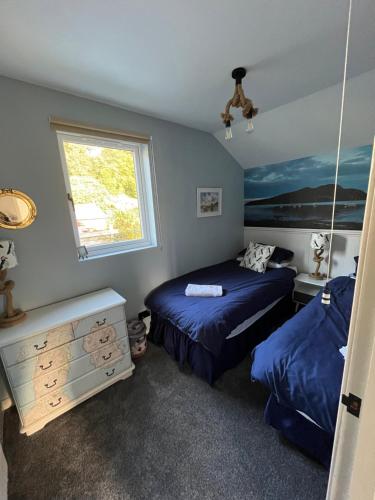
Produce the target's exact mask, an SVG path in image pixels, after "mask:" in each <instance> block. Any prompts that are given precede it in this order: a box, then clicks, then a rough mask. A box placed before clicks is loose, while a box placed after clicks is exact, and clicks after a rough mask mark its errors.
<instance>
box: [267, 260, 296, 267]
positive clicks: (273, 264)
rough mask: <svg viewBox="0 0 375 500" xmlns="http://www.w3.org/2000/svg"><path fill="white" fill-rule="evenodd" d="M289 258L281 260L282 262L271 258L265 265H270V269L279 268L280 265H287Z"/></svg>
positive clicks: (289, 261) (289, 262)
mask: <svg viewBox="0 0 375 500" xmlns="http://www.w3.org/2000/svg"><path fill="white" fill-rule="evenodd" d="M291 262H292V261H291V260H283V261H282V262H274V261H273V260H272V258H271V260H269V261H268V264H267V267H270V268H271V269H280V268H281V267H288V266H290V264H291Z"/></svg>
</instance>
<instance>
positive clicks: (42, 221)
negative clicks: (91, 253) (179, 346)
mask: <svg viewBox="0 0 375 500" xmlns="http://www.w3.org/2000/svg"><path fill="white" fill-rule="evenodd" d="M0 95H1V113H0V151H1V159H0V170H1V173H0V186H1V187H13V188H16V189H19V190H21V191H24V192H26V193H27V194H28V195H30V196H31V198H33V200H34V201H35V203H36V205H37V208H38V217H37V220H36V221H35V222H34V224H32V225H31V226H29V227H28V228H26V229H23V230H21V231H10V230H0V239H7V238H12V239H13V240H14V241H15V246H16V253H17V256H18V260H19V266H18V267H16V268H15V269H12V270H11V271H10V272H9V278H11V279H14V280H15V282H16V288H15V292H14V297H15V302H16V305H17V306H21V307H23V308H24V309H30V308H35V307H38V306H41V305H44V304H47V303H52V302H55V301H58V300H62V299H65V298H68V297H73V296H76V295H79V294H82V293H86V292H89V291H91V290H96V289H99V288H103V287H107V286H109V287H113V288H114V289H115V290H116V291H118V292H119V293H121V294H123V295H124V296H125V297H126V298H127V300H128V303H127V314H128V317H129V318H131V317H134V316H135V315H136V314H137V313H138V311H139V310H141V309H142V308H143V307H144V306H143V300H144V297H145V295H146V294H147V293H148V292H149V291H150V290H151V289H152V288H153V287H155V286H156V285H158V284H160V283H161V282H163V281H165V280H167V279H168V278H171V277H173V276H176V275H179V274H182V273H185V272H188V271H190V270H193V269H197V268H199V267H203V266H206V265H210V264H214V263H217V262H220V261H223V260H225V259H227V258H231V257H232V256H233V255H235V254H236V252H237V251H238V250H239V249H240V248H241V246H242V240H243V229H242V226H243V200H242V192H243V171H242V169H241V167H240V166H239V165H238V164H237V163H236V161H235V160H234V159H233V158H232V157H231V156H230V155H229V154H228V153H227V152H226V151H225V149H224V148H223V147H222V146H221V145H220V144H219V143H218V142H217V141H216V139H215V138H214V137H213V136H212V135H211V134H208V133H205V132H200V131H197V130H193V129H190V128H187V127H183V126H180V125H176V124H173V123H170V122H166V121H163V120H158V119H154V118H150V117H147V116H143V115H140V114H136V113H132V112H128V111H125V110H123V109H119V108H115V107H112V106H107V105H104V104H100V103H97V102H94V101H91V100H88V99H83V98H79V97H75V96H72V95H69V94H65V93H61V92H56V91H52V90H48V89H45V88H42V87H38V86H34V85H30V84H26V83H22V82H19V81H16V80H11V79H8V78H0ZM50 115H54V116H58V117H61V118H65V119H68V120H75V121H78V122H83V123H90V124H95V125H97V126H102V127H110V128H117V129H121V130H129V131H133V132H141V133H144V134H149V135H151V136H152V138H153V148H154V156H155V170H156V178H157V187H158V197H159V206H160V218H161V232H162V241H161V246H160V247H159V248H155V249H148V250H143V251H138V252H132V253H127V254H121V255H116V256H111V257H106V258H101V259H95V260H91V261H87V262H83V263H82V262H78V259H77V255H76V248H75V243H74V237H73V230H72V224H71V220H70V216H69V209H68V203H67V199H66V191H65V185H64V179H63V172H62V168H61V164H60V157H59V152H58V146H57V139H56V134H55V132H53V131H51V130H50V127H49V123H48V118H49V116H50ZM198 186H202V187H223V215H222V216H221V217H209V218H197V217H196V188H197V187H198Z"/></svg>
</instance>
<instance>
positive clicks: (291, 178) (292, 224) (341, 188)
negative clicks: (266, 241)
mask: <svg viewBox="0 0 375 500" xmlns="http://www.w3.org/2000/svg"><path fill="white" fill-rule="evenodd" d="M371 154H372V146H370V145H368V146H359V147H356V148H352V149H346V150H342V151H341V155H340V170H339V177H338V186H337V202H336V211H335V212H336V215H335V229H344V230H353V229H354V230H360V229H362V223H363V216H364V210H365V203H366V195H367V184H368V178H369V173H370V166H371ZM335 169H336V154H332V155H317V156H308V157H306V158H299V159H296V160H289V161H284V162H282V163H277V164H272V165H265V166H262V167H254V168H249V169H247V170H245V179H244V182H245V186H244V187H245V210H244V213H245V221H244V222H245V226H256V227H289V228H306V229H328V228H330V226H331V216H332V199H333V189H334V179H335Z"/></svg>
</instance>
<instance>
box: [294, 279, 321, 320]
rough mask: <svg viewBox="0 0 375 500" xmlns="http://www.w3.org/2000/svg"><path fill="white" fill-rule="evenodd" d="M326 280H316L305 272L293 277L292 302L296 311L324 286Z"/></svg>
mask: <svg viewBox="0 0 375 500" xmlns="http://www.w3.org/2000/svg"><path fill="white" fill-rule="evenodd" d="M325 282H326V280H316V279H314V278H311V277H310V276H309V275H308V274H307V273H300V274H298V275H297V276H296V277H295V278H294V290H293V302H294V303H295V304H296V312H297V311H298V309H299V308H300V306H305V305H306V304H308V303H309V302H310V300H312V299H313V298H314V297H315V295H317V294H318V293H319V292H320V290H322V288H324V285H325Z"/></svg>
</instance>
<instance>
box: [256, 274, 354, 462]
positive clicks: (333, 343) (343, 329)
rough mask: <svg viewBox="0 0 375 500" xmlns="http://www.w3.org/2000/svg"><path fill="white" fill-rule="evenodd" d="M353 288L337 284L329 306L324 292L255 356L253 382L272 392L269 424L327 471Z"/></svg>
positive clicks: (346, 279)
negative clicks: (322, 298) (342, 348)
mask: <svg viewBox="0 0 375 500" xmlns="http://www.w3.org/2000/svg"><path fill="white" fill-rule="evenodd" d="M354 286H355V280H353V279H351V278H349V277H339V278H335V279H333V280H332V281H331V282H330V284H329V288H330V289H331V304H330V305H329V306H326V305H323V304H322V303H321V293H319V294H318V295H317V296H316V297H315V298H314V299H313V300H312V301H311V302H310V303H309V304H308V305H307V306H306V307H304V308H303V309H302V310H301V311H300V312H299V313H298V314H296V315H295V316H294V317H293V318H292V319H290V320H289V321H287V322H286V323H285V324H284V325H283V326H282V327H281V328H279V329H278V330H277V331H275V332H274V333H273V334H272V335H271V336H270V337H269V338H268V339H267V340H265V341H264V342H262V343H261V344H260V345H258V346H257V347H256V348H255V349H254V351H253V354H252V357H253V363H252V367H251V378H252V380H256V381H259V382H261V383H262V384H263V385H265V386H266V387H267V388H268V389H269V390H270V391H271V396H270V399H269V401H268V404H267V407H266V411H265V418H266V421H267V422H268V423H270V424H271V425H272V426H273V427H275V428H277V429H279V430H281V431H282V432H283V433H284V435H285V436H286V437H287V438H289V439H290V440H291V441H293V442H294V443H295V444H297V445H298V446H299V447H301V448H304V449H305V450H306V451H307V452H309V453H310V454H311V455H312V456H314V457H315V458H317V459H318V460H320V461H321V462H322V463H323V464H324V465H326V466H329V463H330V456H331V451H332V443H333V436H334V432H335V423H336V416H337V410H338V405H339V397H340V387H341V381H342V373H343V368H344V358H343V356H342V354H341V353H340V351H339V349H340V348H341V347H342V346H344V345H346V344H347V337H348V331H349V323H350V314H351V308H352V302H353V292H354ZM302 413H303V414H304V415H305V416H303V415H302ZM306 416H307V417H308V418H306ZM312 421H313V422H312Z"/></svg>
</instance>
